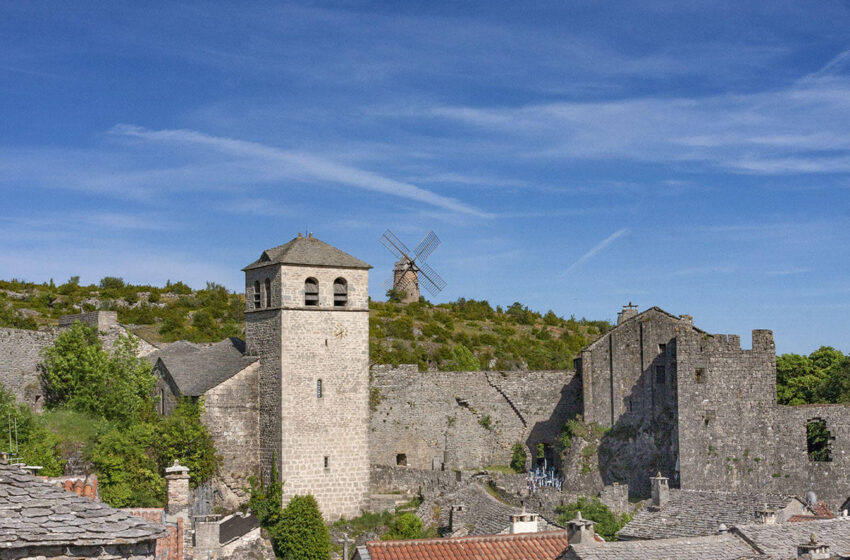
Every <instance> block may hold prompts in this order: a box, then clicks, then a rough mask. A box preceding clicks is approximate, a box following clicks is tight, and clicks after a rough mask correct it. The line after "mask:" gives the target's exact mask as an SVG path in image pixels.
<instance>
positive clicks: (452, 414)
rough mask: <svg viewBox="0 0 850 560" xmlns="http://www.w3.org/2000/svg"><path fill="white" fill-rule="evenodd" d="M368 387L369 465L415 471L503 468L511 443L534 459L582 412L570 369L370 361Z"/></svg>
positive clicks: (507, 458) (508, 460)
mask: <svg viewBox="0 0 850 560" xmlns="http://www.w3.org/2000/svg"><path fill="white" fill-rule="evenodd" d="M371 391H372V395H371V404H372V408H373V412H372V415H371V454H372V458H371V462H372V464H373V465H385V466H408V467H410V468H415V469H432V468H435V469H438V470H439V469H446V470H450V469H471V468H479V467H483V466H488V465H507V464H509V463H510V460H511V450H512V448H513V445H514V444H515V443H517V442H520V443H523V444H525V445H526V446H527V454H528V456H529V458H530V457H533V456H534V455H535V454H536V445H537V443H538V442H544V443H546V444H548V443H550V442H551V441H553V440H554V439H555V437H556V436H557V435H558V433H559V432H560V429H561V427H562V426H563V425H564V423H565V422H566V421H567V419H569V418H571V417H573V416H575V415H576V414H578V413H579V412H580V410H581V408H580V407H581V404H580V402H581V388H580V380H579V379H578V378H577V377H576V376H575V375H574V372H572V371H464V372H437V371H428V372H422V373H420V372H419V371H418V370H417V368H416V366H415V365H403V366H399V367H396V368H393V367H390V366H374V367H373V368H372V383H371ZM549 458H550V460H551V456H550V457H549ZM529 461H530V459H529ZM529 464H530V462H529Z"/></svg>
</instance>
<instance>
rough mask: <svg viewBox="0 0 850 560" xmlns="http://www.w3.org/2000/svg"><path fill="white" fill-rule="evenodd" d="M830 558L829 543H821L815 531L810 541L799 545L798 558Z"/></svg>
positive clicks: (805, 559) (817, 559)
mask: <svg viewBox="0 0 850 560" xmlns="http://www.w3.org/2000/svg"><path fill="white" fill-rule="evenodd" d="M828 558H829V545H826V544H821V543H819V542H818V540H817V539H816V538H815V534H814V533H812V536H811V537H809V542H805V543H803V544H798V545H797V559H798V560H827V559H828Z"/></svg>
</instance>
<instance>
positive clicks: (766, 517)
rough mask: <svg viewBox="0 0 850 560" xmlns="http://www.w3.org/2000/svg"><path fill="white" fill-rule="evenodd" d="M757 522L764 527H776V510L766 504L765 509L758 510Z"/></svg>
mask: <svg viewBox="0 0 850 560" xmlns="http://www.w3.org/2000/svg"><path fill="white" fill-rule="evenodd" d="M756 521H758V522H759V523H761V524H762V525H776V510H775V509H773V508H770V507H767V504H764V507H763V508H761V509H759V510H756Z"/></svg>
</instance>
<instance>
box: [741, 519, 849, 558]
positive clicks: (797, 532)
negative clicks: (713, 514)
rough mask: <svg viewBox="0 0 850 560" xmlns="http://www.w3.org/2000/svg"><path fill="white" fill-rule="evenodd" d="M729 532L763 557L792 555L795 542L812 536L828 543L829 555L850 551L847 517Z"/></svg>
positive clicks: (795, 549) (791, 556)
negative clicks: (744, 541)
mask: <svg viewBox="0 0 850 560" xmlns="http://www.w3.org/2000/svg"><path fill="white" fill-rule="evenodd" d="M733 532H735V533H737V534H739V535H740V536H741V538H743V539H744V540H746V541H747V542H748V543H750V544H751V545H752V546H753V547H754V548H755V549H756V550H757V551H759V552H761V553H762V554H764V555H765V556H766V557H767V558H776V559H786V558H796V557H797V556H796V555H797V545H798V544H802V543H804V542H808V540H809V537H810V536H811V535H814V536H815V537H816V538H817V541H818V542H819V543H823V544H828V545H829V552H830V553H831V554H833V555H835V554H840V555H842V556H846V555H848V554H850V519H847V518H843V519H842V518H839V519H826V520H818V521H810V522H808V523H779V524H777V525H742V526H740V527H735V528H734V529H733Z"/></svg>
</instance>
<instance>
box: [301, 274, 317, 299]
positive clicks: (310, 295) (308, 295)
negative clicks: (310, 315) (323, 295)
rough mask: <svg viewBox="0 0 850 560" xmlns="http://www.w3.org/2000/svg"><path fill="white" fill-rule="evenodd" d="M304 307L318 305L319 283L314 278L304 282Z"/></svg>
mask: <svg viewBox="0 0 850 560" xmlns="http://www.w3.org/2000/svg"><path fill="white" fill-rule="evenodd" d="M304 305H319V281H318V280H316V279H315V278H307V280H305V281H304Z"/></svg>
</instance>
